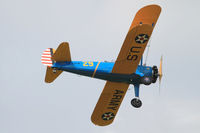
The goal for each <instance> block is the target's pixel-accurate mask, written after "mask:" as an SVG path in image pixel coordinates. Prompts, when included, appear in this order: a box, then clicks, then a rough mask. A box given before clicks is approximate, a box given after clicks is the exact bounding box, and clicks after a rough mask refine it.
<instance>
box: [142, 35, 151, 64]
mask: <svg viewBox="0 0 200 133" xmlns="http://www.w3.org/2000/svg"><path fill="white" fill-rule="evenodd" d="M150 45H151V38H150V40H149V45H147V54H146V58H145V62H144V66H146V64H147V59H148V56H149V48H150Z"/></svg>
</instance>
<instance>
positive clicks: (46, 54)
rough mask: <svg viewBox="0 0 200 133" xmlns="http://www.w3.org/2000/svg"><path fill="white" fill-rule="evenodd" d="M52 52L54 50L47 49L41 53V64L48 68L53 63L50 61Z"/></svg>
mask: <svg viewBox="0 0 200 133" xmlns="http://www.w3.org/2000/svg"><path fill="white" fill-rule="evenodd" d="M54 51H55V50H54V49H53V48H48V49H46V50H45V51H44V52H43V54H42V58H41V62H42V64H44V65H46V66H48V67H51V66H52V65H53V61H52V59H51V57H52V55H53V53H54Z"/></svg>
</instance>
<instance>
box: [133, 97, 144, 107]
mask: <svg viewBox="0 0 200 133" xmlns="http://www.w3.org/2000/svg"><path fill="white" fill-rule="evenodd" d="M131 104H132V106H133V107H135V108H140V107H141V106H142V101H141V100H140V99H138V98H133V99H132V100H131Z"/></svg>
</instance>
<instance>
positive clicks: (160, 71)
mask: <svg viewBox="0 0 200 133" xmlns="http://www.w3.org/2000/svg"><path fill="white" fill-rule="evenodd" d="M162 64H163V56H161V58H160V67H159V70H158V75H159V94H160V91H161V89H160V86H161V79H162V76H163V73H162Z"/></svg>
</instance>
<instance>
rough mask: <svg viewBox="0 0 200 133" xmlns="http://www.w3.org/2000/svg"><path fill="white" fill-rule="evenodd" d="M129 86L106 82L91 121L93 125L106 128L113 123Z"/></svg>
mask: <svg viewBox="0 0 200 133" xmlns="http://www.w3.org/2000/svg"><path fill="white" fill-rule="evenodd" d="M128 87H129V84H126V83H117V82H110V81H107V82H106V85H105V87H104V90H103V92H102V93H101V96H100V98H99V101H98V103H97V105H96V107H95V109H94V111H93V114H92V117H91V120H92V122H93V123H94V124H95V125H99V126H106V125H109V124H111V123H112V122H113V120H114V118H115V116H116V114H117V111H118V109H119V107H120V104H121V102H122V100H123V98H124V96H125V94H126V91H127V89H128Z"/></svg>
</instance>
